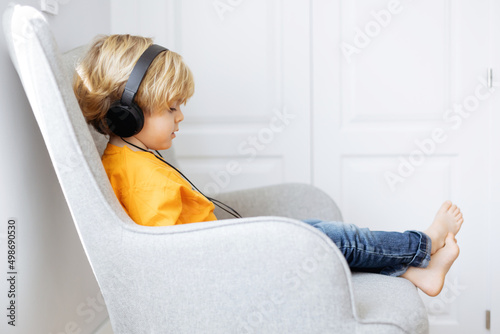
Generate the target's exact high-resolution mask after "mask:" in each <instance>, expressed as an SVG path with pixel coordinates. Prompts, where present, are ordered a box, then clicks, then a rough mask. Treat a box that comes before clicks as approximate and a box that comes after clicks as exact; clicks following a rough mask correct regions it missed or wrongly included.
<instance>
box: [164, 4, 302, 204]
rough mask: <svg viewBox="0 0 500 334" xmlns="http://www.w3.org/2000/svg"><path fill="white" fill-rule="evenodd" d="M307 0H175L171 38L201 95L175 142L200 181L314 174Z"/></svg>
mask: <svg viewBox="0 0 500 334" xmlns="http://www.w3.org/2000/svg"><path fill="white" fill-rule="evenodd" d="M308 8H309V4H308V2H307V1H294V2H293V3H287V4H286V6H285V3H284V2H283V1H265V0H258V1H257V0H255V1H226V0H223V1H199V0H190V1H182V2H181V1H178V2H177V1H176V2H173V3H172V7H171V10H172V11H173V13H172V15H170V17H171V18H172V21H171V24H170V25H169V27H170V28H171V29H172V31H175V33H174V34H173V36H172V40H171V41H170V42H169V44H173V45H172V48H174V49H175V50H176V51H178V52H179V53H180V54H182V55H183V57H184V58H185V60H186V62H187V64H189V66H190V68H191V69H192V71H193V73H194V77H195V81H196V93H195V95H194V96H193V98H192V99H191V100H190V101H189V103H188V104H187V105H186V107H184V109H183V111H184V115H185V121H184V122H183V123H182V124H181V125H180V126H181V131H180V134H179V136H178V138H177V139H176V142H175V149H176V153H177V155H178V157H179V161H180V165H181V167H182V168H183V169H184V170H185V171H186V172H187V174H188V175H189V176H190V177H191V176H192V179H193V180H194V181H196V182H195V183H197V184H198V185H200V186H199V188H200V189H201V190H202V191H204V192H205V193H207V194H211V195H216V194H217V193H219V192H225V191H229V190H235V189H241V188H249V187H257V186H264V185H269V184H279V183H283V182H306V183H308V182H310V175H311V171H310V169H311V168H310V151H309V147H310V138H311V134H310V117H309V115H310V113H309V106H310V97H309V96H310V93H309V73H310V70H309V64H310V59H309V56H310V54H309V49H308V48H307V47H306V48H301V47H299V46H300V45H306V46H307V45H308V41H309V17H308V15H307V12H308Z"/></svg>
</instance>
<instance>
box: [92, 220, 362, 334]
mask: <svg viewBox="0 0 500 334" xmlns="http://www.w3.org/2000/svg"><path fill="white" fill-rule="evenodd" d="M119 240H120V242H119V244H118V245H116V246H117V248H116V249H114V250H113V249H109V247H108V248H107V249H106V252H107V253H108V254H107V255H106V257H107V258H108V260H107V261H105V262H106V266H105V267H102V268H101V270H106V271H107V274H106V275H105V276H106V277H107V278H106V279H104V280H103V279H101V280H100V285H101V287H102V291H103V295H104V297H105V300H106V304H107V305H108V309H109V314H110V316H111V322H112V325H113V329H114V331H115V333H116V334H119V333H131V332H133V333H176V334H181V333H189V334H195V333H211V334H217V333H224V334H226V333H327V332H331V333H334V332H337V331H336V329H345V327H346V326H349V325H348V324H349V323H350V324H351V326H354V324H355V321H354V322H353V318H354V317H355V316H354V311H353V310H354V303H353V296H352V294H353V293H352V288H351V277H350V271H349V268H348V266H347V263H346V262H345V260H344V258H343V256H342V255H341V254H340V252H339V250H338V249H337V248H336V247H335V245H334V244H333V243H332V242H331V241H330V240H329V239H328V238H327V237H326V236H325V235H323V234H322V233H321V232H319V231H317V230H316V229H314V228H312V227H310V226H308V225H307V224H305V223H302V222H299V221H296V220H292V219H287V218H279V217H256V218H245V219H233V220H223V221H215V222H204V223H192V224H186V225H176V226H169V227H153V228H149V227H145V226H139V225H137V226H133V225H128V226H127V227H126V228H124V229H123V232H122V233H121V235H120V236H119ZM110 254H112V256H110ZM101 277H102V275H101ZM334 301H335V302H334ZM114 315H120V316H119V317H115V316H114ZM193 319H194V320H193ZM137 329H140V330H139V331H137ZM352 329H353V330H354V327H353V328H352ZM349 332H352V331H349Z"/></svg>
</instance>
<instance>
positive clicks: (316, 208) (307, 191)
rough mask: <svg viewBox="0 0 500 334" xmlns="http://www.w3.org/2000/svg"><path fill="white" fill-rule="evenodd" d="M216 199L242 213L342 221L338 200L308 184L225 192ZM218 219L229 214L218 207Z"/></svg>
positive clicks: (253, 215)
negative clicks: (336, 201)
mask: <svg viewBox="0 0 500 334" xmlns="http://www.w3.org/2000/svg"><path fill="white" fill-rule="evenodd" d="M217 199H218V200H220V201H222V202H224V203H226V204H228V205H229V206H231V207H233V208H234V209H235V210H236V211H238V212H239V213H240V214H241V215H242V216H243V217H256V216H280V217H288V218H294V219H313V218H315V219H322V220H330V221H343V219H342V214H341V212H340V210H339V208H338V206H337V204H335V202H334V201H333V200H332V199H331V198H330V197H329V196H328V195H327V194H326V193H325V192H323V191H322V190H320V189H318V188H317V187H314V186H312V185H309V184H301V183H287V184H279V185H273V186H267V187H261V188H254V189H246V190H241V191H233V192H228V193H222V194H220V195H218V196H217ZM215 215H216V216H217V217H218V218H219V219H224V218H230V216H229V215H228V214H227V213H226V212H224V211H222V210H220V209H218V208H217V209H216V211H215Z"/></svg>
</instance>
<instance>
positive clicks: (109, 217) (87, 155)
mask: <svg viewBox="0 0 500 334" xmlns="http://www.w3.org/2000/svg"><path fill="white" fill-rule="evenodd" d="M3 28H4V33H5V36H6V40H7V45H8V49H9V53H10V56H11V59H12V61H13V63H14V66H15V68H16V70H17V72H18V74H19V77H20V78H21V82H22V84H23V87H24V89H25V92H26V95H27V97H28V99H29V102H30V105H31V107H32V110H33V113H34V115H35V118H36V120H37V123H38V125H39V127H40V130H41V133H42V135H43V138H44V141H45V144H46V146H47V149H48V152H49V154H50V157H51V160H52V163H53V165H54V169H55V172H56V174H57V177H58V179H59V182H60V184H61V187H62V190H63V193H64V196H65V198H66V201H67V203H68V205H69V209H70V212H71V215H72V217H73V220H74V222H75V225H76V228H77V231H78V234H79V236H80V240H81V241H82V244H83V247H84V249H85V252H86V254H87V257H88V258H89V260H90V263H91V265H92V269H93V270H94V273H95V271H96V268H95V267H94V266H95V263H98V262H99V261H97V262H96V261H92V259H94V258H95V257H98V256H99V255H100V254H101V252H103V251H105V250H104V249H103V248H104V247H106V244H107V242H109V241H110V240H109V238H110V236H111V238H112V236H116V235H118V234H119V233H118V232H119V231H120V230H121V229H122V228H123V227H124V226H125V225H135V223H134V222H133V221H132V220H131V219H130V218H129V217H128V215H127V214H126V213H125V211H124V210H123V208H122V207H121V205H120V203H119V202H118V200H117V198H116V196H115V194H114V192H113V189H112V188H111V185H110V183H109V181H108V178H107V175H106V173H105V170H104V168H103V166H102V163H101V159H100V154H102V151H103V150H104V146H105V144H106V138H105V137H104V136H102V135H100V134H99V133H97V132H96V131H94V130H93V129H92V130H90V129H89V126H88V125H87V123H86V122H85V119H84V117H83V115H82V113H81V110H80V107H79V105H78V102H77V101H76V98H75V96H74V93H73V90H72V85H71V79H70V75H68V70H67V68H65V67H64V65H63V64H64V63H65V64H66V66H71V64H73V65H74V59H75V56H77V55H78V54H81V52H82V50H84V49H83V48H80V49H78V50H75V51H74V52H70V53H69V54H68V55H67V57H66V60H65V61H64V62H63V58H62V57H61V55H60V53H59V50H58V47H57V44H56V42H55V40H54V38H53V35H52V33H51V31H50V29H49V26H48V23H47V22H46V20H45V18H44V17H43V15H42V14H41V13H40V12H38V11H37V10H35V9H34V8H32V7H28V6H20V5H10V6H9V7H8V9H7V10H6V11H5V13H4V16H3ZM91 131H92V133H91ZM96 145H97V146H96ZM100 236H102V237H100Z"/></svg>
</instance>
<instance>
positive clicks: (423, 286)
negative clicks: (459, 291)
mask: <svg viewBox="0 0 500 334" xmlns="http://www.w3.org/2000/svg"><path fill="white" fill-rule="evenodd" d="M445 240H446V244H445V246H444V247H442V248H441V249H440V250H438V251H437V252H436V254H434V255H432V256H431V260H430V261H429V265H428V266H427V267H426V268H417V267H410V268H408V270H407V271H406V272H405V273H404V274H403V275H401V277H404V278H406V279H407V280H409V281H410V282H412V283H413V284H415V286H416V287H417V288H419V289H420V290H422V291H423V292H424V293H425V294H427V295H429V296H431V297H435V296H437V295H438V294H439V293H440V292H441V290H442V289H443V285H444V278H445V276H446V274H447V273H448V270H450V267H451V265H452V264H453V262H455V260H456V259H457V257H458V254H459V253H460V249H459V248H458V245H457V241H456V240H455V236H454V235H453V234H451V233H448V236H447V237H446V239H445Z"/></svg>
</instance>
